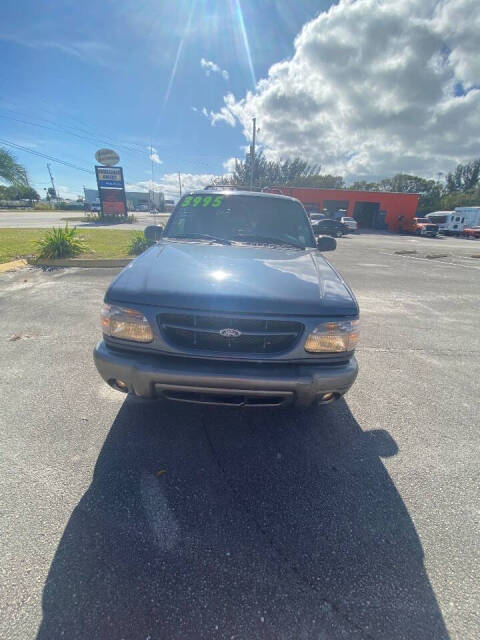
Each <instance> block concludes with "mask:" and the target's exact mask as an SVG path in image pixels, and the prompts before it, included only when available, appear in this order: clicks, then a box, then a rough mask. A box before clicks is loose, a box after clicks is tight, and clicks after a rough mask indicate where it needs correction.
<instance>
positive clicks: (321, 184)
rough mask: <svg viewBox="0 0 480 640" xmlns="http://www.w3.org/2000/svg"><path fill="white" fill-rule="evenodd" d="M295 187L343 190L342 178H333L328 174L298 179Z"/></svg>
mask: <svg viewBox="0 0 480 640" xmlns="http://www.w3.org/2000/svg"><path fill="white" fill-rule="evenodd" d="M295 185H296V186H297V187H317V188H318V189H345V182H344V180H343V178H342V176H333V175H331V174H330V173H328V174H325V175H322V174H321V173H317V174H316V175H312V176H305V177H300V178H299V179H298V180H297V181H296V183H295Z"/></svg>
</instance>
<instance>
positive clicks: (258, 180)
mask: <svg viewBox="0 0 480 640" xmlns="http://www.w3.org/2000/svg"><path fill="white" fill-rule="evenodd" d="M251 166H252V159H251V156H250V154H249V153H247V155H246V156H245V160H236V161H235V167H234V169H233V173H232V175H231V176H229V177H228V178H218V179H216V180H215V184H228V185H232V186H237V187H249V186H250V174H251ZM318 170H319V167H318V166H317V165H311V164H310V163H309V162H308V161H306V160H302V159H301V158H294V159H293V160H280V161H275V160H267V159H266V158H265V156H264V155H263V153H262V152H261V151H260V152H259V153H257V154H256V155H255V160H254V172H253V174H254V180H253V186H254V187H255V188H260V189H261V188H263V187H269V186H272V185H290V186H293V185H296V186H307V184H306V183H307V182H308V181H309V180H311V179H312V178H313V177H315V176H318ZM308 186H309V185H308Z"/></svg>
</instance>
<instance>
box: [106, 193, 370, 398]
mask: <svg viewBox="0 0 480 640" xmlns="http://www.w3.org/2000/svg"><path fill="white" fill-rule="evenodd" d="M155 229H158V227H147V229H146V231H145V232H146V234H147V235H149V234H150V230H154V231H155ZM335 246H336V241H335V240H334V239H333V238H329V237H327V236H320V237H319V238H318V239H315V237H314V235H313V233H312V228H311V226H310V223H309V220H308V217H307V214H306V212H305V210H304V208H303V206H302V205H301V203H300V202H299V201H298V200H296V199H294V198H289V197H285V196H279V195H272V194H269V193H256V192H255V193H254V192H240V191H237V192H235V191H223V192H218V191H216V192H214V193H212V191H207V190H205V191H196V192H193V193H190V194H188V195H186V196H184V197H183V198H182V199H181V200H180V202H179V203H178V204H177V206H176V207H175V210H174V211H173V213H172V215H171V216H170V219H169V221H168V223H167V225H166V227H165V230H164V233H163V235H162V237H161V239H160V240H159V241H158V243H156V244H154V245H153V246H152V247H150V248H149V249H147V251H145V252H144V253H143V254H141V255H140V256H139V257H138V258H136V259H135V260H134V261H133V262H132V263H130V264H129V266H128V267H126V268H125V269H124V270H123V271H122V272H121V273H120V274H119V275H118V276H117V277H116V278H115V280H114V281H113V282H112V284H111V285H110V287H109V288H108V290H107V293H106V295H105V299H104V302H105V304H104V306H103V310H102V314H101V318H102V331H103V339H102V340H100V342H99V343H98V344H97V346H96V347H95V350H94V360H95V364H96V367H97V369H98V371H99V373H100V375H101V376H102V377H103V379H104V380H105V381H106V382H107V383H108V384H109V385H110V386H111V387H113V388H114V389H117V390H119V391H123V392H130V393H132V394H135V395H136V396H140V397H144V398H167V399H169V400H174V401H180V402H194V403H200V404H219V405H235V406H241V405H246V406H249V407H258V406H263V407H265V406H267V407H272V406H281V405H285V404H288V403H294V404H295V405H296V406H299V407H305V406H309V405H310V404H312V403H315V402H318V403H320V404H326V403H329V402H332V401H333V400H336V399H337V398H340V397H341V396H342V395H343V394H344V393H345V392H346V391H347V390H348V389H349V388H350V387H351V385H352V384H353V382H354V380H355V378H356V376H357V362H356V359H355V356H354V351H355V347H356V344H357V341H358V336H359V320H358V316H359V309H358V305H357V302H356V300H355V297H354V295H353V293H352V291H351V290H350V289H349V287H348V286H347V284H346V283H345V282H344V281H343V280H342V278H341V277H340V276H339V274H338V273H337V272H336V271H335V269H334V268H333V267H332V266H331V265H330V264H329V262H328V261H327V260H326V259H325V257H324V256H323V255H322V252H323V251H330V250H333V249H334V248H335Z"/></svg>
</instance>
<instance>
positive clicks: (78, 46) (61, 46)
mask: <svg viewBox="0 0 480 640" xmlns="http://www.w3.org/2000/svg"><path fill="white" fill-rule="evenodd" d="M1 40H3V41H4V42H12V43H14V44H17V45H19V46H23V47H29V48H31V49H57V50H58V51H60V52H62V53H66V54H68V55H70V56H73V57H75V58H78V59H80V60H83V61H84V62H93V63H95V64H97V65H99V66H109V65H110V64H112V61H111V57H112V54H113V50H112V48H111V47H110V46H109V45H108V44H106V43H105V42H100V41H95V40H88V39H84V40H77V41H75V40H67V41H62V40H60V39H52V38H45V39H39V38H37V37H36V36H35V34H34V33H29V32H27V31H26V32H24V33H18V34H15V33H8V32H3V33H0V41H1Z"/></svg>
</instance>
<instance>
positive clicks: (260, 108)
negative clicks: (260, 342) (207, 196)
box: [0, 0, 480, 196]
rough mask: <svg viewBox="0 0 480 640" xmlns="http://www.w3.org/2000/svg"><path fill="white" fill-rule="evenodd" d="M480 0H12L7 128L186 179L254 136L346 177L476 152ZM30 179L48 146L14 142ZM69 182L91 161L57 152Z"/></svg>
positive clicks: (5, 68)
mask: <svg viewBox="0 0 480 640" xmlns="http://www.w3.org/2000/svg"><path fill="white" fill-rule="evenodd" d="M479 32H480V11H478V0H441V1H439V0H401V1H400V0H338V1H337V2H335V3H331V2H328V1H327V0H325V1H323V0H170V1H169V2H166V1H162V0H121V1H120V2H119V1H118V0H116V1H113V0H102V1H100V2H99V1H98V0H83V2H80V1H79V0H74V1H72V0H61V1H60V0H3V2H2V13H1V21H0V83H1V91H0V145H2V144H5V143H4V142H3V143H2V140H4V141H5V140H8V141H10V142H12V143H14V144H17V145H21V146H24V147H27V148H28V149H30V150H33V151H35V152H39V153H43V154H46V155H49V156H54V157H56V158H60V159H63V160H65V161H67V162H69V163H71V164H74V165H76V166H77V167H82V168H86V169H87V170H92V169H93V165H94V152H95V150H96V149H98V148H99V147H112V148H114V149H115V150H116V151H118V152H119V154H120V156H121V165H122V166H123V167H124V171H125V178H126V182H127V185H131V187H136V188H148V185H149V180H150V177H151V162H150V159H149V155H150V154H149V151H148V148H149V146H150V143H151V142H152V144H153V147H154V148H155V150H156V151H155V155H154V158H155V160H156V162H155V163H154V169H155V173H154V180H155V183H156V189H161V190H165V191H166V192H168V194H169V195H174V196H176V195H177V193H176V191H177V183H178V180H177V172H178V171H181V173H182V176H183V184H184V187H185V188H186V189H188V188H197V187H199V186H202V185H204V184H205V183H206V182H208V181H209V180H210V179H211V177H212V175H219V174H223V173H224V172H225V171H226V169H225V167H228V166H230V165H229V164H228V163H229V161H230V162H231V159H232V158H235V157H242V156H243V155H244V150H245V148H246V147H247V146H248V144H249V136H250V131H251V118H252V116H256V117H257V124H258V126H259V128H260V131H259V132H258V136H257V140H258V144H259V147H260V148H262V149H263V150H264V152H265V154H266V155H267V157H269V158H271V159H280V158H282V159H284V158H288V157H290V158H292V157H295V156H297V155H299V156H301V157H303V158H306V159H308V160H309V161H310V162H312V163H316V164H318V165H320V166H321V170H322V172H324V173H335V174H337V175H342V176H344V177H345V179H346V180H347V182H351V181H353V180H355V179H362V178H364V179H367V180H371V179H377V178H382V177H386V176H389V175H393V174H394V173H397V172H407V173H415V174H417V175H423V176H425V177H435V178H436V177H438V175H441V174H445V172H447V171H450V170H451V169H453V168H454V167H455V165H456V164H457V163H458V162H467V161H469V160H471V159H473V158H475V157H478V156H479V154H480V151H479V147H478V140H479V139H480V48H479V47H478V33H479ZM15 153H16V154H17V157H18V159H19V161H20V162H22V163H23V164H25V166H26V167H27V168H28V171H29V173H30V176H31V180H32V183H33V184H34V186H35V187H36V188H37V189H38V190H39V191H41V190H42V189H43V188H44V187H46V186H48V173H47V169H46V166H45V164H46V159H44V158H39V157H36V156H35V155H32V154H30V153H28V152H27V151H24V150H21V149H17V150H16V151H15ZM51 164H52V170H53V172H54V177H55V179H56V183H57V185H58V186H59V187H60V194H61V195H62V194H63V195H64V196H71V195H75V194H78V193H81V191H82V185H84V184H85V185H87V186H94V182H95V180H94V176H93V175H90V174H88V173H83V172H82V171H80V170H78V169H74V168H72V167H65V166H63V165H61V164H56V163H55V162H52V163H51Z"/></svg>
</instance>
